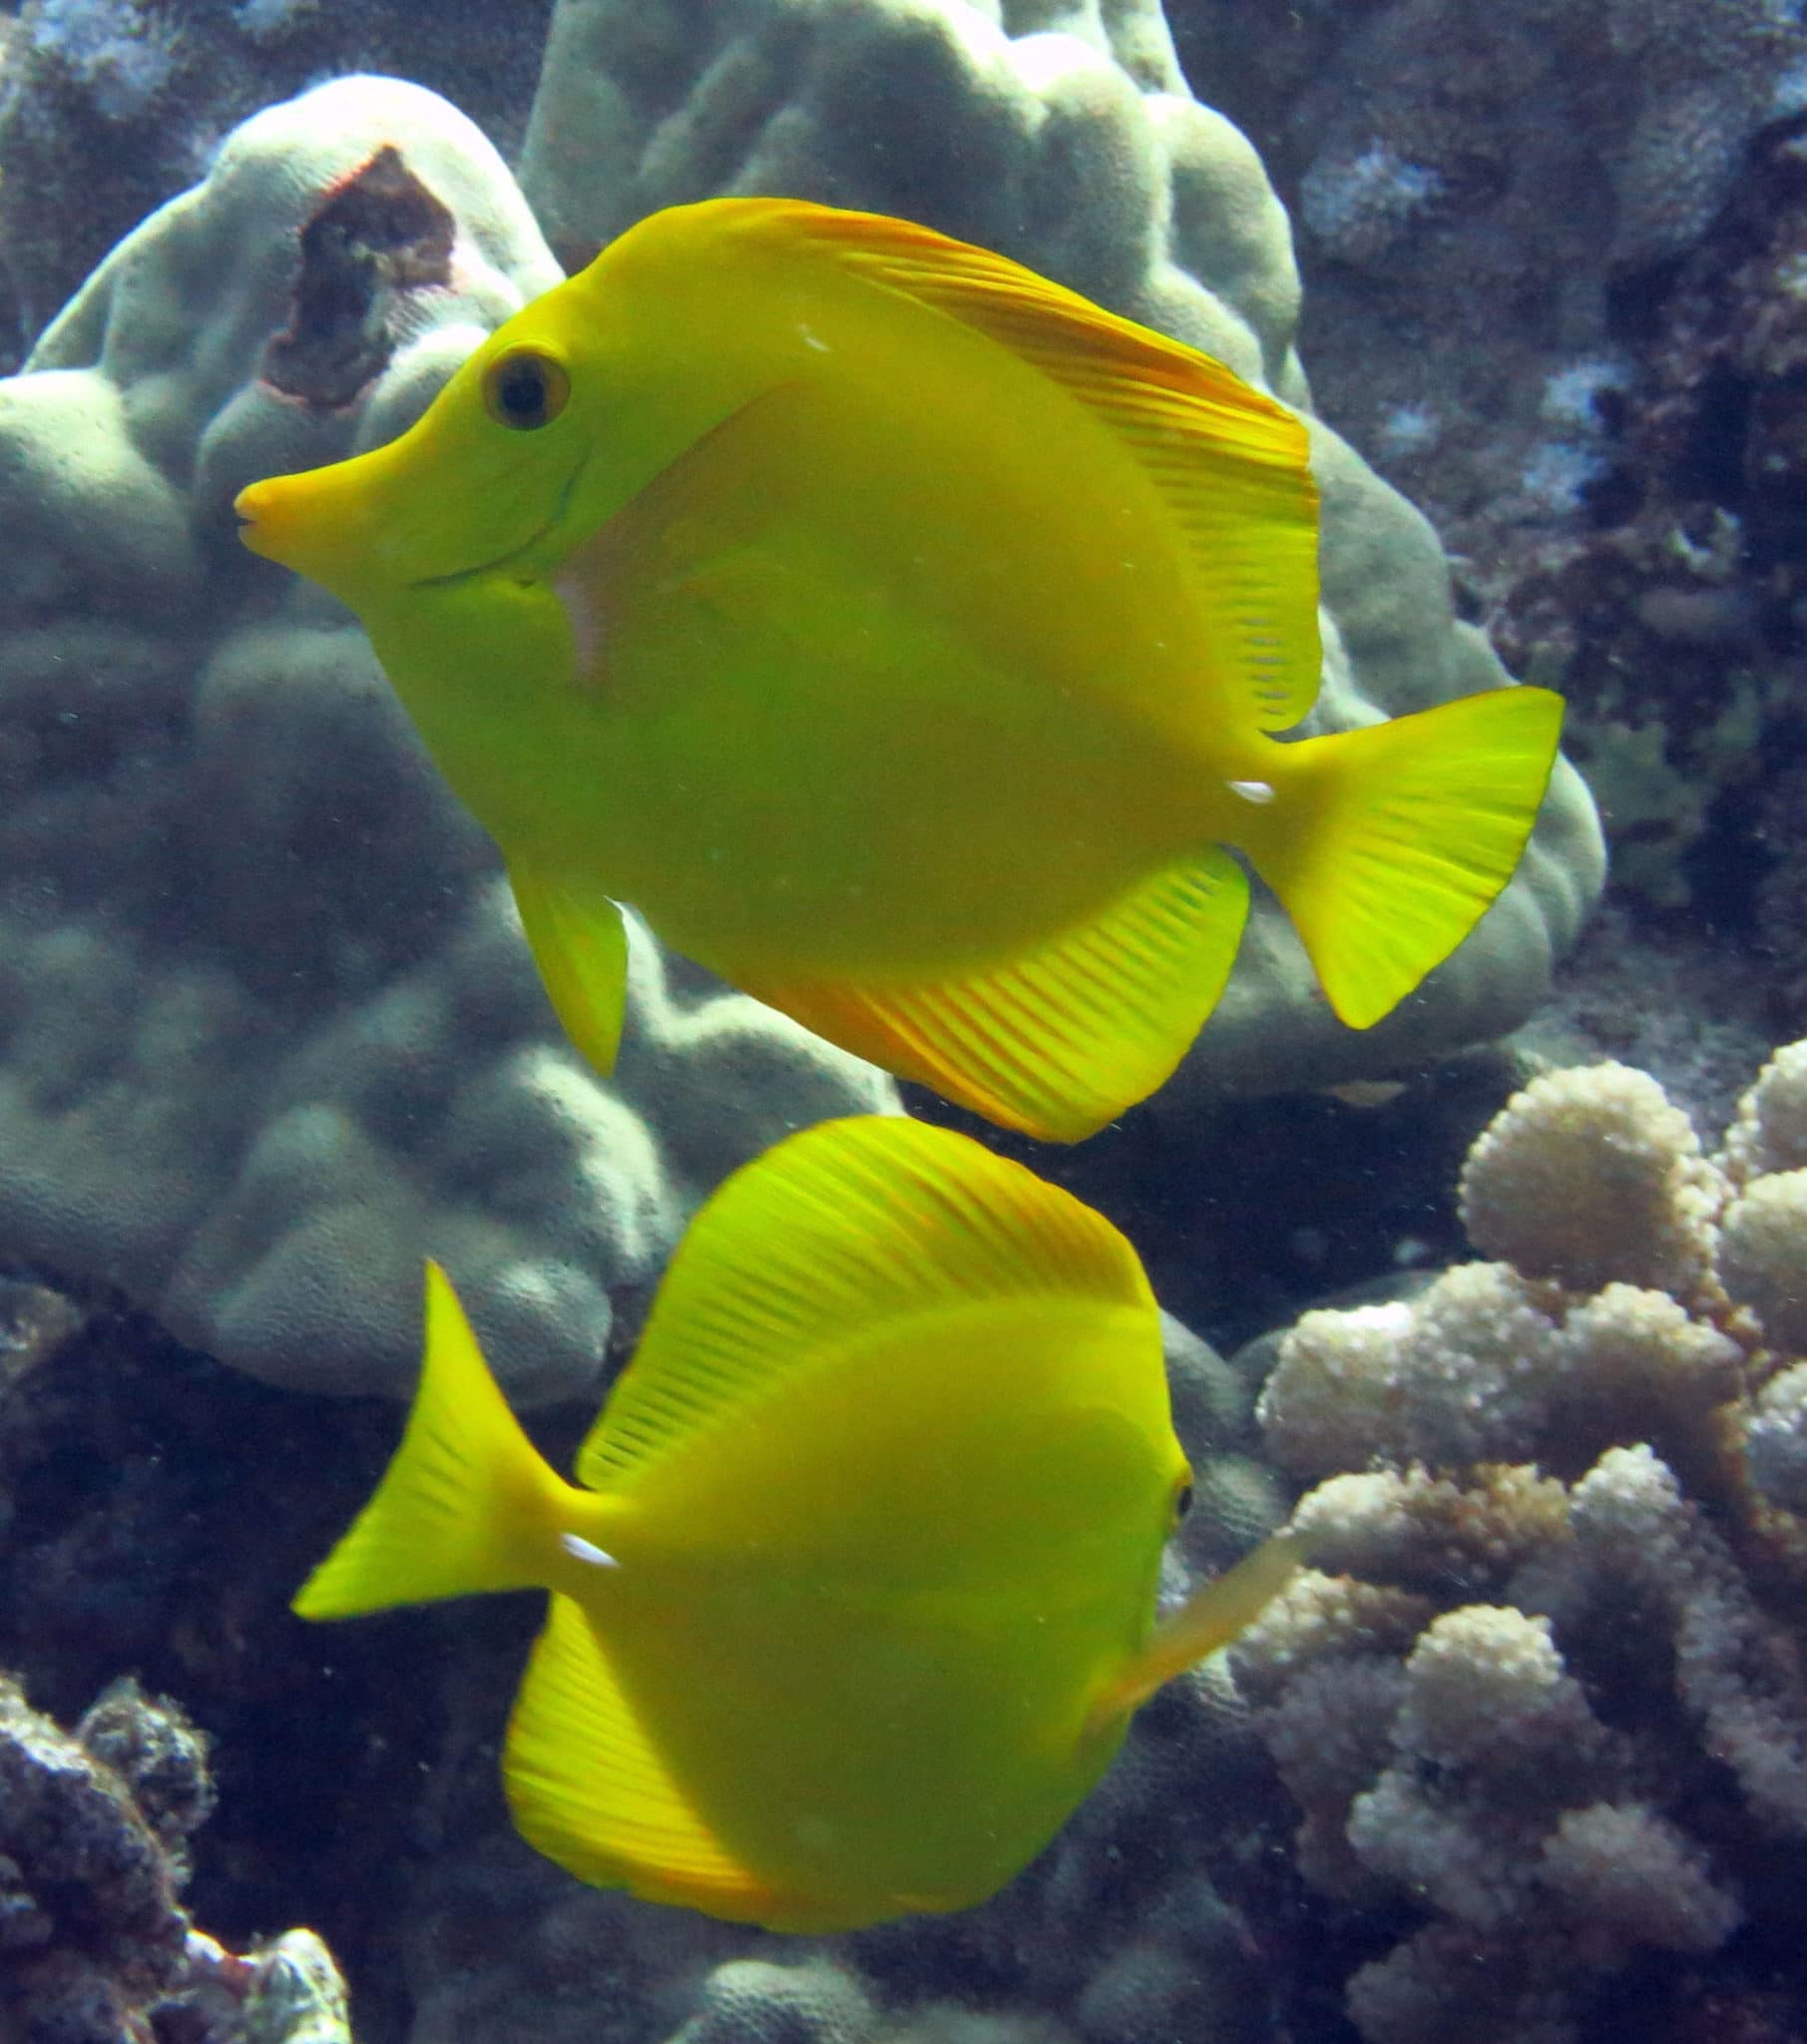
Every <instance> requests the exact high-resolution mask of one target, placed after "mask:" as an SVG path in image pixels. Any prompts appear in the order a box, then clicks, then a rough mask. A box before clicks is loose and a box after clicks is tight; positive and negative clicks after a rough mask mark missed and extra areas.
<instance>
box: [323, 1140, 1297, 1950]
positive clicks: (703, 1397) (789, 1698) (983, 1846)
mask: <svg viewBox="0 0 1807 2044" xmlns="http://www.w3.org/2000/svg"><path fill="white" fill-rule="evenodd" d="M577 1467H578V1477H579V1483H578V1484H577V1485H575V1486H574V1485H571V1484H567V1483H565V1482H563V1481H562V1480H561V1479H560V1478H559V1477H558V1476H556V1475H555V1474H554V1473H553V1471H552V1470H551V1469H550V1468H549V1467H548V1466H547V1465H546V1464H545V1463H544V1462H543V1461H542V1460H541V1459H540V1457H539V1455H538V1453H537V1452H536V1450H535V1449H534V1448H533V1447H532V1445H531V1444H530V1443H529V1441H528V1440H527V1438H526V1436H525V1435H524V1434H523V1433H522V1432H521V1429H520V1427H519V1425H518V1424H517V1422H516V1421H515V1420H514V1418H513V1416H512V1415H511V1414H510V1412H509V1409H508V1407H507V1405H506V1403H505V1402H504V1400H503V1398H502V1394H501V1392H500V1391H499V1390H498V1389H497V1388H496V1385H495V1382H494V1379H493V1378H492V1377H491V1376H490V1374H489V1371H488V1368H487V1366H486V1364H485V1362H484V1359H483V1356H482V1354H481V1352H480V1351H479V1349H478V1347H477V1344H476V1341H475V1339H474V1337H473V1336H472V1334H471V1332H470V1329H469V1326H468V1324H467V1323H466V1322H465V1320H464V1317H463V1315H462V1313H461V1312H460V1310H459V1307H458V1303H457V1300H456V1298H455V1297H454V1295H453V1293H452V1290H451V1287H450V1285H449V1284H448V1283H447V1281H446V1280H445V1278H444V1277H443V1275H441V1274H440V1273H439V1272H438V1271H437V1270H434V1271H432V1272H431V1273H430V1275H429V1279H428V1291H427V1333H426V1354H425V1362H424V1366H423V1370H422V1376H421V1384H420V1390H419V1392H418V1395H417V1397H416V1400H415V1405H414V1410H413V1414H412V1416H411V1418H410V1420H409V1423H408V1428H407V1432H406V1434H405V1436H404V1438H403V1441H402V1444H401V1447H400V1449H399V1450H398V1452H397V1454H396V1457H395V1460H394V1462H393V1464H392V1465H391V1467H390V1469H389V1472H388V1474H387V1475H386V1476H385V1477H384V1479H383V1482H382V1484H381V1485H380V1487H379V1488H378V1490H377V1492H376V1495H375V1497H374V1498H373V1500H372V1501H371V1503H370V1504H369V1506H368V1507H366V1509H365V1511H364V1513H363V1515H362V1516H361V1517H360V1518H359V1519H358V1520H357V1522H356V1523H355V1524H354V1526H353V1527H352V1529H351V1531H350V1532H349V1533H348V1534H347V1535H346V1536H345V1538H344V1540H343V1541H342V1542H341V1543H340V1544H339V1546H338V1547H337V1548H336V1549H335V1550H334V1552H333V1553H332V1554H331V1555H330V1556H329V1557H328V1558H327V1560H326V1561H325V1562H324V1563H323V1564H322V1565H321V1566H320V1568H319V1569H318V1570H317V1571H316V1572H315V1573H314V1575H313V1576H312V1577H311V1578H310V1580H309V1581H308V1583H307V1584H306V1585H305V1587H304V1588H303V1589H302V1591H301V1593H300V1595H299V1596H298V1597H297V1598H296V1600H295V1609H296V1610H297V1611H298V1612H299V1613H300V1614H301V1615H302V1616H303V1617H305V1618H338V1617H347V1616H351V1615H353V1614H356V1613H360V1612H366V1611H374V1610H379V1609H382V1608H384V1607H385V1606H389V1605H394V1604H403V1603H414V1602H422V1601H426V1600H429V1599H435V1598H446V1597H457V1596H463V1595H467V1594H470V1593H472V1592H477V1591H488V1590H509V1589H524V1588H532V1587H540V1588H545V1589H548V1590H550V1591H551V1593H552V1599H551V1612H550V1616H549V1619H548V1622H547V1626H546V1629H545V1631H544V1632H543V1633H542V1634H541V1636H540V1640H539V1644H538V1646H537V1647H536V1648H535V1650H534V1655H533V1660H532V1663H531V1665H530V1667H529V1669H528V1672H527V1676H526V1679H525V1681H524V1682H523V1684H522V1687H521V1691H520V1694H519V1696H518V1698H517V1700H516V1704H515V1709H514V1715H513V1718H512V1720H511V1723H510V1727H509V1733H508V1742H507V1749H506V1754H505V1759H504V1775H505V1779H506V1784H507V1789H508V1794H509V1800H510V1803H511V1806H512V1808H513V1811H514V1815H515V1820H516V1822H517V1824H518V1825H519V1826H520V1828H521V1830H522V1832H523V1833H524V1834H525V1836H526V1837H527V1838H528V1840H529V1842H530V1843H532V1844H534V1845H536V1846H537V1847H538V1848H539V1849H540V1850H541V1851H543V1852H545V1853H546V1854H547V1855H548V1856H549V1857H551V1858H553V1859H556V1860H558V1861H559V1862H560V1863H561V1864H563V1865H564V1866H566V1867H568V1868H570V1869H571V1870H572V1871H573V1872H575V1873H577V1874H579V1875H581V1876H582V1877H583V1878H584V1879H586V1880H590V1881H593V1882H596V1883H598V1884H599V1885H602V1886H608V1887H622V1886H625V1887H628V1888H630V1889H631V1890H632V1891H633V1892H634V1893H635V1894H637V1895H640V1896H642V1897H643V1898H646V1899H650V1900H657V1901H665V1902H678V1903H683V1904H686V1905H688V1906H690V1907H693V1908H697V1909H700V1910H703V1911H705V1912H707V1913H709V1914H711V1915H716V1916H722V1917H726V1918H729V1919H732V1920H738V1921H750V1922H755V1923H760V1924H764V1925H766V1926H768V1927H770V1928H773V1929H779V1930H797V1931H824V1930H839V1929H850V1928H855V1927H858V1926H860V1925H863V1924H868V1923H873V1922H877V1921H881V1920H883V1919H885V1918H888V1917H893V1916H899V1915H903V1914H907V1913H909V1912H912V1911H942V1910H950V1909H959V1908H964V1907H967V1906H968V1905H970V1904H973V1903H976V1902H979V1901H982V1900H984V1899H985V1898H986V1897H987V1896H989V1895H991V1894H992V1893H994V1892H995V1891H996V1890H997V1889H998V1888H1000V1887H1002V1886H1003V1885H1004V1883H1005V1882H1006V1881H1007V1880H1009V1879H1010V1878H1011V1877H1012V1876H1013V1875H1014V1874H1016V1873H1017V1872H1018V1871H1020V1870H1021V1868H1022V1867H1024V1866H1025V1865H1027V1864H1028V1862H1029V1861H1030V1859H1031V1858H1033V1857H1034V1856H1035V1854H1036V1853H1037V1852H1039V1851H1040V1850H1041V1849H1042V1847H1043V1846H1044V1845H1046V1844H1047V1843H1048V1841H1049V1840H1050V1839H1051V1838H1052V1837H1053V1836H1054V1834H1055V1833H1056V1831H1057V1830H1059V1828H1060V1827H1061V1825H1062V1824H1063V1823H1064V1822H1065V1821H1066V1819H1067V1818H1068V1817H1069V1816H1070V1815H1071V1814H1072V1812H1073V1810H1074V1809H1075V1808H1076V1807H1077V1806H1078V1804H1079V1803H1080V1802H1081V1800H1082V1799H1083V1798H1084V1797H1085V1796H1086V1795H1087V1794H1088V1793H1089V1792H1090V1790H1091V1789H1092V1788H1093V1787H1094V1786H1095V1785H1096V1783H1097V1782H1098V1780H1099V1779H1100V1777H1101V1776H1102V1775H1103V1774H1104V1772H1105V1770H1106V1768H1107V1767H1108V1766H1109V1764H1110V1762H1111V1761H1112V1759H1113V1758H1114V1757H1115V1755H1116V1754H1117V1752H1118V1749H1119V1748H1120V1746H1121V1745H1122V1744H1123V1740H1124V1736H1125V1734H1126V1732H1127V1730H1128V1728H1129V1719H1130V1716H1131V1715H1132V1713H1133V1712H1134V1711H1135V1709H1136V1707H1137V1706H1138V1705H1140V1704H1141V1703H1142V1702H1144V1701H1145V1700H1146V1699H1147V1698H1148V1697H1149V1696H1151V1695H1152V1694H1153V1692H1154V1691H1155V1690H1156V1689H1157V1688H1158V1687H1160V1686H1161V1685H1162V1684H1163V1683H1165V1682H1166V1681H1167V1680H1168V1679H1169V1678H1171V1677H1172V1676H1175V1675H1177V1674H1179V1673H1180V1672H1181V1671H1182V1670H1183V1669H1185V1668H1187V1667H1189V1666H1190V1665H1191V1664H1192V1663H1193V1662H1195V1661H1197V1660H1199V1659H1201V1658H1202V1657H1203V1656H1204V1655H1206V1654H1208V1653H1210V1652H1212V1651H1213V1650H1214V1649H1215V1648H1217V1647H1219V1646H1222V1645H1223V1644H1225V1643H1226V1642H1227V1641H1228V1640H1230V1639H1232V1638H1233V1637H1234V1636H1235V1635H1236V1634H1237V1633H1238V1632H1240V1631H1241V1629H1242V1628H1243V1627H1244V1626H1245V1625H1246V1624H1247V1623H1248V1622H1249V1621H1250V1620H1251V1619H1252V1618H1253V1617H1254V1616H1255V1615H1256V1613H1257V1612H1258V1611H1259V1609H1260V1608H1261V1606H1262V1605H1263V1604H1264V1603H1265V1602H1266V1601H1267V1599H1268V1598H1269V1597H1270V1596H1271V1595H1272V1594H1273V1592H1274V1591H1276V1590H1277V1589H1279V1588H1280V1587H1281V1585H1282V1584H1284V1583H1285V1582H1286V1580H1287V1579H1288V1578H1289V1577H1290V1575H1291V1574H1292V1572H1293V1569H1294V1567H1295V1564H1296V1561H1297V1557H1298V1550H1297V1547H1296V1544H1295V1543H1293V1542H1292V1541H1290V1540H1287V1539H1278V1540H1275V1541H1272V1542H1269V1543H1268V1544H1267V1545H1266V1546H1265V1547H1263V1548H1260V1549H1258V1550H1257V1551H1256V1552H1255V1553H1254V1554H1253V1555H1251V1556H1249V1557H1248V1558H1247V1559H1246V1560H1244V1561H1243V1562H1242V1563H1240V1564H1239V1565H1238V1566H1237V1567H1236V1568H1234V1569H1232V1570H1231V1571H1230V1572H1229V1573H1228V1574H1227V1575H1225V1576H1223V1577H1221V1578H1219V1579H1218V1580H1217V1581H1216V1582H1214V1583H1211V1584H1208V1585H1206V1586H1205V1587H1204V1588H1202V1589H1200V1590H1198V1591H1196V1592H1195V1593H1193V1595H1192V1596H1190V1597H1189V1598H1188V1599H1186V1601H1185V1602H1183V1603H1182V1604H1180V1605H1179V1606H1178V1608H1177V1609H1176V1610H1173V1611H1171V1612H1168V1613H1166V1614H1165V1615H1163V1616H1162V1617H1161V1618H1160V1619H1159V1621H1158V1622H1156V1618H1155V1600H1156V1590H1157V1583H1158V1576H1159V1571H1160V1563H1161V1552H1162V1548H1163V1546H1164V1544H1165V1542H1166V1540H1167V1537H1168V1535H1169V1534H1170V1533H1171V1532H1172V1530H1173V1527H1174V1525H1175V1523H1176V1521H1177V1519H1178V1517H1179V1515H1180V1513H1182V1512H1183V1510H1184V1507H1185V1503H1186V1500H1187V1497H1188V1495H1189V1489H1190V1481H1191V1472H1190V1470H1189V1469H1188V1468H1187V1466H1186V1461H1185V1457H1184V1455H1183V1453H1182V1452H1181V1450H1180V1447H1179V1443H1178V1441H1177V1440H1176V1439H1175V1438H1174V1434H1173V1428H1172V1421H1171V1417H1170V1413H1169V1408H1168V1400H1167V1389H1166V1378H1165V1374H1164V1370H1163V1365H1162V1356H1161V1334H1160V1319H1159V1312H1158V1308H1157V1307H1156V1305H1155V1303H1154V1298H1153V1294H1152V1293H1151V1291H1150V1290H1149V1288H1148V1283H1147V1279H1146V1278H1145V1277H1144V1275H1143V1273H1142V1269H1141V1266H1140V1264H1139V1262H1138V1261H1137V1259H1136V1257H1135V1254H1134V1252H1133V1251H1132V1250H1131V1249H1130V1247H1129V1244H1128V1242H1126V1241H1125V1239H1124V1238H1123V1237H1122V1236H1121V1235H1120V1234H1119V1233H1118V1232H1117V1230H1116V1229H1114V1228H1113V1227H1112V1226H1111V1225H1110V1223H1108V1222H1107V1221H1105V1220H1104V1219H1102V1217H1100V1216H1099V1215H1097V1214H1095V1213H1094V1212H1093V1211H1092V1210H1091V1209H1090V1208H1088V1207H1085V1206H1082V1205H1081V1204H1080V1202H1078V1201H1077V1200H1075V1199H1073V1198H1072V1197H1071V1196H1070V1195H1069V1194H1066V1193H1063V1192H1060V1191H1058V1190H1057V1189H1056V1188H1054V1187H1052V1186H1049V1185H1047V1184H1045V1183H1044V1182H1043V1181H1041V1180H1040V1179H1038V1178H1036V1177H1035V1176H1034V1175H1033V1174H1032V1173H1030V1172H1028V1171H1026V1170H1025V1169H1024V1168H1023V1167H1022V1166H1020V1165H1017V1164H1013V1163H1009V1162H1007V1161H1005V1160H1003V1159H1000V1158H997V1157H994V1156H992V1155H991V1154H990V1153H989V1152H988V1151H986V1150H984V1149H982V1148H981V1147H980V1146H979V1145H978V1144H976V1143H973V1142H971V1141H970V1140H969V1139H967V1138H966V1137H964V1136H959V1135H955V1134H953V1133H952V1132H950V1131H946V1130H937V1129H931V1128H927V1127H924V1126H922V1125H921V1124H918V1123H914V1122H909V1121H905V1120H902V1119H893V1118H883V1117H871V1118H867V1119H862V1120H852V1121H841V1122H828V1123H824V1124H822V1125H820V1126H819V1127H817V1128H814V1129H811V1130H806V1131H805V1132H803V1133H802V1134H800V1135H797V1136H793V1137H791V1138H790V1139H788V1140H787V1141H786V1142H784V1143H782V1144H780V1145H779V1146H778V1147H777V1148H776V1149H775V1150H773V1151H770V1152H768V1153H767V1154H766V1155H765V1156H764V1157H763V1158H761V1159H759V1160H757V1161H756V1162H755V1163H753V1164H750V1165H748V1166H746V1167H745V1168H744V1169H743V1170H741V1171H740V1172H739V1173H738V1174H736V1176H735V1177H733V1178H732V1179H730V1180H728V1182H727V1183H726V1184H725V1185H724V1186H723V1187H722V1189H721V1190H720V1191H719V1192H718V1193H717V1194H716V1195H715V1196H714V1198H713V1199H712V1200H710V1201H709V1203H708V1204H707V1205H706V1206H705V1207H704V1208H703V1210H702V1212H701V1213H700V1215H699V1216H698V1217H697V1219H696V1221H695V1222H694V1223H693V1224H692V1226H691V1229H690V1232H689V1233H688V1235H687V1236H686V1237H685V1238H684V1241H683V1243H682V1245H681V1246H680V1248H679V1250H678V1255H677V1257H676V1258H675V1259H674V1262H673V1265H672V1269H671V1271H670V1273H669V1275H668V1277H667V1278H666V1281H665V1284H664V1285H663V1287H662V1289H661V1291H660V1293H659V1296H658V1298H657V1300H656V1301H655V1304H654V1308H653V1312H652V1315H651V1318H650V1319H649V1322H648V1325H647V1331H646V1336H645V1339H644V1340H643V1342H642V1344H641V1348H640V1351H639V1354H638V1356H637V1357H636V1359H635V1361H634V1362H633V1363H632V1364H631V1365H630V1366H629V1369H628V1371H627V1373H626V1375H625V1376H624V1377H623V1378H622V1379H621V1381H620V1383H619V1384H618V1385H617V1387H616V1389H615V1392H614V1394H613V1395H612V1396H611V1398H610V1400H609V1402H608V1405H607V1406H606V1408H605V1410H604V1412H603V1415H602V1417H601V1418H600V1419H599V1420H598V1422H597V1424H596V1427H595V1428H594V1430H593V1431H592V1433H591V1434H590V1437H589V1438H588V1440H587V1441H586V1442H585V1444H584V1446H583V1448H582V1450H581V1451H580V1454H579V1457H578V1465H577ZM1050 1499H1058V1500H1060V1510H1059V1511H1058V1512H1057V1513H1051V1512H1050V1509H1049V1501H1050Z"/></svg>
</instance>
